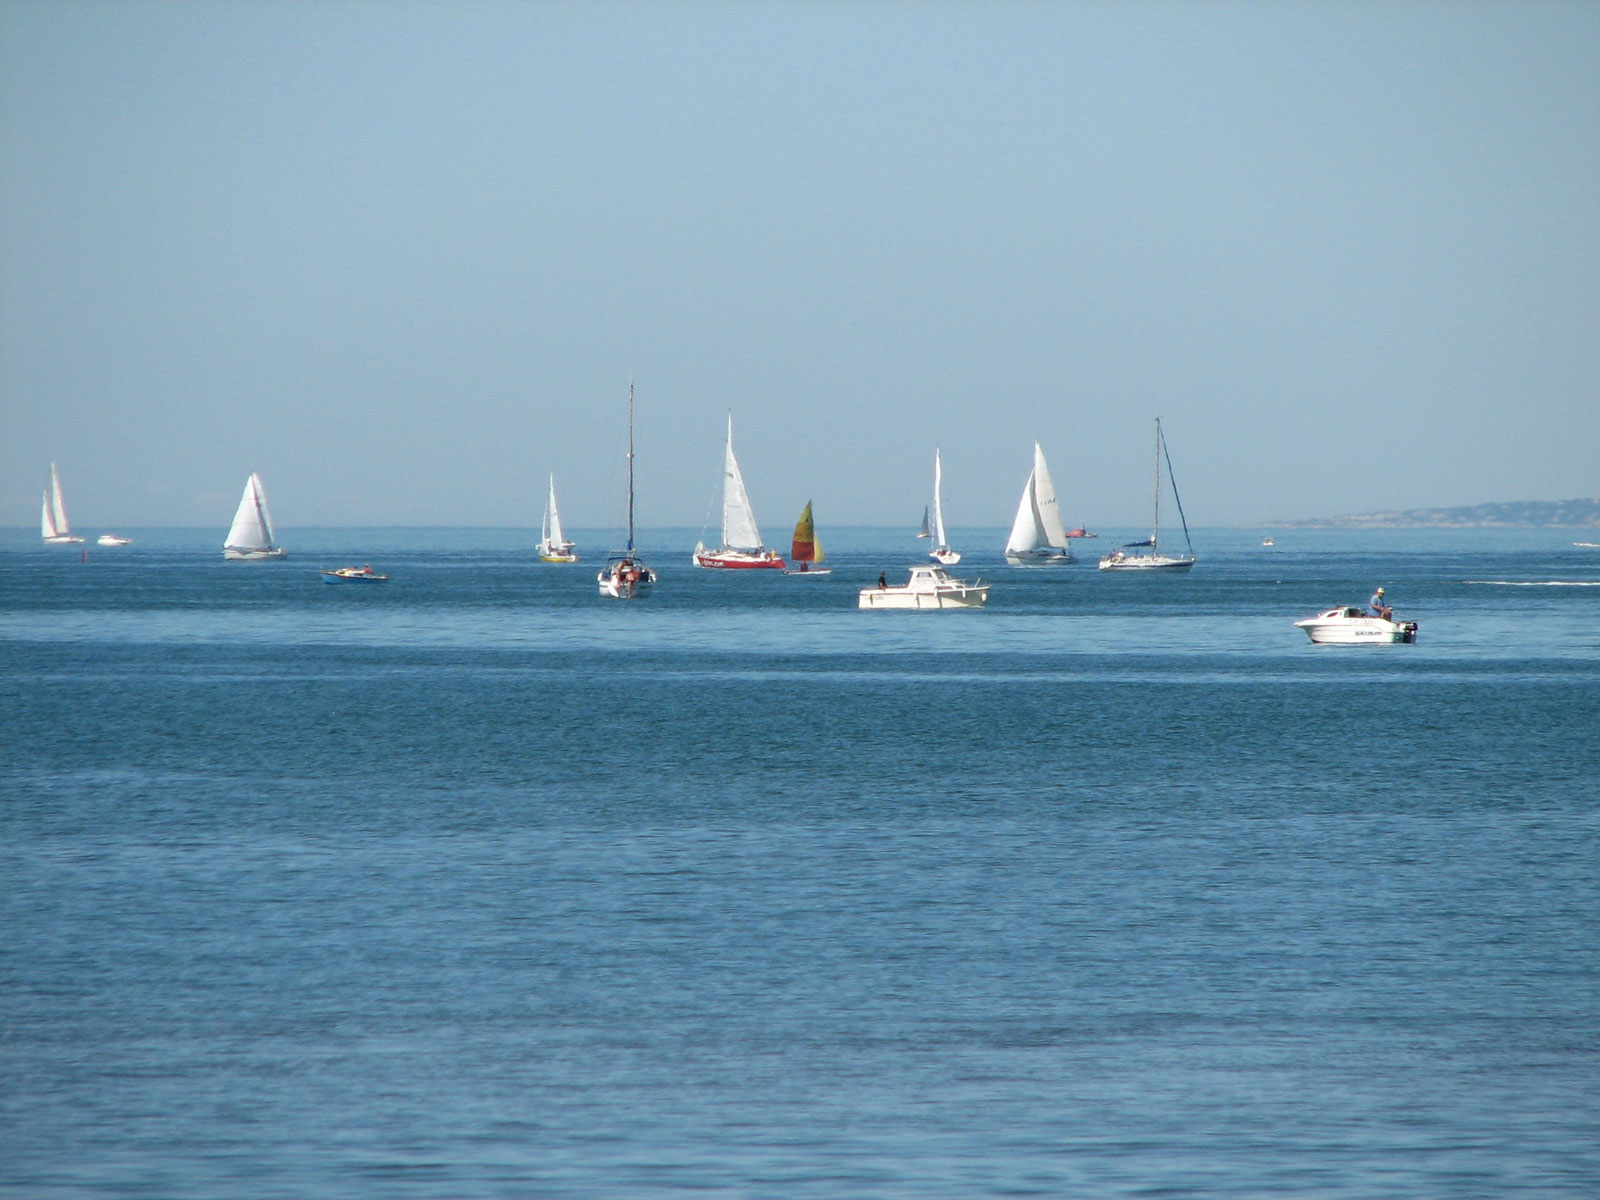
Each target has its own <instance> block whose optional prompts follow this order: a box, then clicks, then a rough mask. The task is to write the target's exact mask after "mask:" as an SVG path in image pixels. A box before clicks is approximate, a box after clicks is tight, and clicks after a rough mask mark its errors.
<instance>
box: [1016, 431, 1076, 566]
mask: <svg viewBox="0 0 1600 1200" xmlns="http://www.w3.org/2000/svg"><path fill="white" fill-rule="evenodd" d="M1043 547H1050V548H1052V549H1056V550H1066V549H1067V548H1068V545H1067V527H1066V526H1065V525H1063V524H1062V523H1061V506H1060V504H1058V503H1057V501H1056V485H1055V483H1054V482H1053V481H1052V480H1051V478H1050V467H1049V464H1048V463H1046V462H1045V460H1044V451H1043V450H1042V449H1040V447H1039V443H1038V442H1035V443H1034V444H1033V470H1032V471H1030V472H1028V482H1027V483H1025V484H1023V485H1022V500H1021V502H1020V503H1019V504H1018V505H1017V518H1016V520H1015V521H1013V522H1012V524H1011V537H1010V538H1009V539H1008V540H1007V542H1006V553H1008V554H1016V553H1024V552H1026V551H1030V550H1038V549H1041V548H1043Z"/></svg>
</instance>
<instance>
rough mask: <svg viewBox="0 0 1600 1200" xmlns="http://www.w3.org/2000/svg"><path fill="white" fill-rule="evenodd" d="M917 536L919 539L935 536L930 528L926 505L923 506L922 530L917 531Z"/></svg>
mask: <svg viewBox="0 0 1600 1200" xmlns="http://www.w3.org/2000/svg"><path fill="white" fill-rule="evenodd" d="M917 536H918V537H919V538H925V537H932V536H933V530H932V529H929V528H928V506H927V505H926V504H924V505H923V506H922V528H921V529H919V530H917Z"/></svg>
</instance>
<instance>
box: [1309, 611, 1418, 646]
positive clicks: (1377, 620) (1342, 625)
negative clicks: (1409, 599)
mask: <svg viewBox="0 0 1600 1200" xmlns="http://www.w3.org/2000/svg"><path fill="white" fill-rule="evenodd" d="M1294 627H1295V628H1296V629H1303V630H1305V633H1306V637H1308V638H1310V639H1311V641H1312V642H1314V643H1316V644H1317V645H1319V646H1390V645H1395V644H1397V643H1403V644H1411V643H1414V642H1416V640H1417V623H1416V622H1415V621H1388V620H1385V619H1384V618H1383V617H1373V616H1367V615H1364V614H1362V613H1361V612H1360V611H1359V610H1349V609H1334V610H1330V611H1328V612H1323V613H1318V614H1317V615H1316V616H1314V617H1307V618H1306V619H1305V620H1303V621H1296V622H1295V623H1294Z"/></svg>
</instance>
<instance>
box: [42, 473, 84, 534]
mask: <svg viewBox="0 0 1600 1200" xmlns="http://www.w3.org/2000/svg"><path fill="white" fill-rule="evenodd" d="M39 536H40V537H42V538H43V539H44V540H45V543H46V544H47V545H51V546H62V545H66V544H67V543H68V542H81V541H83V539H82V538H81V537H74V536H73V533H72V526H71V525H69V524H68V523H67V510H66V508H65V506H63V505H62V503H61V473H60V472H59V471H57V470H56V465H55V463H51V464H50V486H49V487H48V488H46V489H45V493H44V511H43V513H42V514H41V515H40V517H39Z"/></svg>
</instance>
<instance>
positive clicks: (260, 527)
mask: <svg viewBox="0 0 1600 1200" xmlns="http://www.w3.org/2000/svg"><path fill="white" fill-rule="evenodd" d="M287 554H288V551H287V550H285V549H284V548H283V547H282V546H278V545H275V544H274V543H273V538H272V516H271V514H270V513H268V511H267V490H266V488H265V487H263V486H262V483H261V476H260V475H257V474H256V473H255V472H254V471H252V472H251V473H250V478H249V479H246V480H245V481H244V495H242V496H240V497H239V511H238V512H236V513H234V514H233V526H232V527H231V528H230V529H229V530H228V540H227V541H226V542H224V543H223V544H222V557H223V558H226V559H230V560H232V561H234V562H250V561H254V560H256V559H264V558H283V557H284V556H285V555H287Z"/></svg>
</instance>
